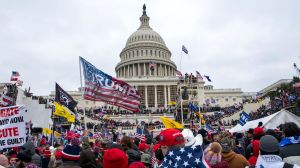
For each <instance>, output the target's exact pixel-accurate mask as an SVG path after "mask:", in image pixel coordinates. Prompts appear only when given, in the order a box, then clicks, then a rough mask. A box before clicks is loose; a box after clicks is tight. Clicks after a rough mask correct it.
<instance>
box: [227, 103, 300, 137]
mask: <svg viewBox="0 0 300 168" xmlns="http://www.w3.org/2000/svg"><path fill="white" fill-rule="evenodd" d="M259 122H262V123H263V126H264V128H265V129H275V128H277V127H278V126H279V125H280V124H284V123H286V122H294V123H295V124H297V125H298V126H299V127H300V117H298V116H296V115H295V114H293V113H291V112H289V111H287V110H285V109H283V110H280V111H278V112H276V113H274V114H272V115H270V116H267V117H264V118H260V119H257V120H253V121H248V122H247V123H246V124H245V125H244V126H241V125H240V124H237V125H236V126H235V127H233V128H231V129H230V130H229V131H230V132H245V131H248V130H249V128H255V127H257V126H258V123H259Z"/></svg>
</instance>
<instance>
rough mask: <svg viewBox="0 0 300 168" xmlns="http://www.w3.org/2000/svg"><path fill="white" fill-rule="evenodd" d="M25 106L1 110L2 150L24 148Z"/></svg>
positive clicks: (0, 132)
mask: <svg viewBox="0 0 300 168" xmlns="http://www.w3.org/2000/svg"><path fill="white" fill-rule="evenodd" d="M24 113H25V107H24V106H10V107H3V108H0V149H4V148H10V147H16V146H22V145H23V144H24V143H25V140H26V124H25V120H24Z"/></svg>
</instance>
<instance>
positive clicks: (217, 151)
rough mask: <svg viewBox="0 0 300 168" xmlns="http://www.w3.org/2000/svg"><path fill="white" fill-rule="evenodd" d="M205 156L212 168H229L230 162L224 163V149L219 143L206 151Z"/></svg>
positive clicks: (215, 143)
mask: <svg viewBox="0 0 300 168" xmlns="http://www.w3.org/2000/svg"><path fill="white" fill-rule="evenodd" d="M204 156H205V160H206V162H207V163H208V164H209V165H210V166H211V168H229V164H228V162H227V161H225V160H223V161H222V147H221V145H220V144H219V143H218V142H213V143H211V144H210V145H209V146H208V147H207V148H206V149H205V150H204Z"/></svg>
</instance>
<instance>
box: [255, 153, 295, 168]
mask: <svg viewBox="0 0 300 168" xmlns="http://www.w3.org/2000/svg"><path fill="white" fill-rule="evenodd" d="M284 166H285V162H283V161H282V159H281V157H280V156H278V155H259V156H258V159H257V162H256V167H258V168H260V167H265V168H269V167H270V168H284ZM289 167H292V168H300V167H299V166H298V165H289Z"/></svg>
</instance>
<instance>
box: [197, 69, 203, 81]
mask: <svg viewBox="0 0 300 168" xmlns="http://www.w3.org/2000/svg"><path fill="white" fill-rule="evenodd" d="M196 77H197V79H200V80H203V77H202V75H201V74H200V72H198V71H196Z"/></svg>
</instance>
